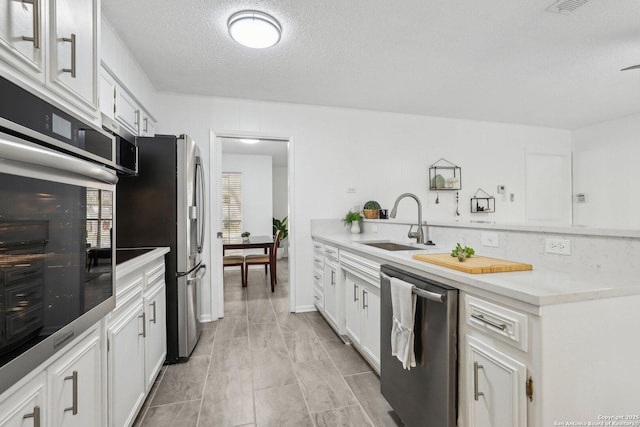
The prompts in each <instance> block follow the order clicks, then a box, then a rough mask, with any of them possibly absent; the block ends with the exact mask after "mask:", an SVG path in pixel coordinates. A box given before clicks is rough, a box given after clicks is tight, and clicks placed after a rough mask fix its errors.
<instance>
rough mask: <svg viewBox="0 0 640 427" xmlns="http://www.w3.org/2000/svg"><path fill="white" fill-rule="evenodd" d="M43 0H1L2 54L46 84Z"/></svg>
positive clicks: (0, 49)
mask: <svg viewBox="0 0 640 427" xmlns="http://www.w3.org/2000/svg"><path fill="white" fill-rule="evenodd" d="M43 3H45V2H43V1H42V0H29V1H16V0H0V53H1V56H2V57H3V58H5V60H7V61H9V62H10V63H11V64H12V65H13V66H15V67H16V68H17V69H19V70H20V71H21V72H22V73H24V74H27V75H29V76H31V77H32V78H34V79H36V80H38V81H40V82H41V83H44V80H45V78H44V76H45V74H44V46H43V41H44V34H45V27H44V21H45V20H44V19H43V17H44V16H46V15H45V11H44V10H43V7H45V6H46V5H45V4H43Z"/></svg>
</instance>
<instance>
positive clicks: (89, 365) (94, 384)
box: [47, 329, 104, 427]
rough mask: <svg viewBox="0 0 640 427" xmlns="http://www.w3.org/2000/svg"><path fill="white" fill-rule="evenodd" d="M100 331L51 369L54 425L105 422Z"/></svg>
mask: <svg viewBox="0 0 640 427" xmlns="http://www.w3.org/2000/svg"><path fill="white" fill-rule="evenodd" d="M101 360H102V357H101V352H100V332H99V329H96V330H94V332H92V333H91V334H90V335H89V336H87V337H86V338H85V339H83V340H82V341H81V342H80V343H78V344H76V345H75V346H74V347H73V348H72V349H71V350H69V351H68V352H66V353H65V354H64V355H63V356H61V357H60V359H58V360H57V361H56V362H54V363H53V364H52V365H51V366H50V367H49V368H48V369H47V374H48V378H49V381H50V383H49V414H50V419H51V423H50V424H49V425H51V426H56V427H58V426H65V427H71V426H77V427H86V426H101V425H102V420H103V418H104V417H103V416H102V410H101V408H102V399H103V396H102V388H101V384H102V369H101V366H102V363H101Z"/></svg>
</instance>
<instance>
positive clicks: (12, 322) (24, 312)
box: [5, 304, 44, 341]
mask: <svg viewBox="0 0 640 427" xmlns="http://www.w3.org/2000/svg"><path fill="white" fill-rule="evenodd" d="M42 310H43V309H42V304H35V305H33V306H31V307H16V308H14V312H13V313H11V314H10V315H7V317H6V319H5V324H6V339H7V341H11V340H12V339H14V338H18V337H24V336H25V335H27V334H28V333H30V332H33V331H35V330H36V329H38V328H40V327H41V326H42V325H43V324H44V320H43V311H42Z"/></svg>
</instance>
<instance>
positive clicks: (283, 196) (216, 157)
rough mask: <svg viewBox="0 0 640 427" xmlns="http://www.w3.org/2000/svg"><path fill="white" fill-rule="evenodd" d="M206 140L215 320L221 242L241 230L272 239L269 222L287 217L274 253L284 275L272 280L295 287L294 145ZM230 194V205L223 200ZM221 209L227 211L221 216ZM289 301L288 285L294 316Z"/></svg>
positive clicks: (229, 135) (220, 309) (235, 138)
mask: <svg viewBox="0 0 640 427" xmlns="http://www.w3.org/2000/svg"><path fill="white" fill-rule="evenodd" d="M210 141H211V145H210V147H211V151H210V156H211V158H210V160H211V162H210V163H211V187H212V188H211V191H210V194H211V202H210V205H211V212H212V214H211V224H213V226H212V230H211V234H212V248H211V265H212V266H213V269H212V275H211V285H212V292H211V297H212V301H211V307H212V314H213V318H214V319H216V318H222V317H224V315H225V303H224V295H225V294H224V269H223V266H222V258H223V247H222V246H223V241H224V239H225V238H227V239H228V238H232V237H236V238H237V236H235V234H239V233H241V232H245V231H246V232H250V233H251V235H252V236H260V235H272V229H273V223H274V220H278V221H280V222H282V221H283V220H284V218H287V229H288V234H289V237H288V238H287V239H285V240H284V242H283V244H282V245H281V246H282V249H281V251H280V252H281V255H282V256H283V257H285V256H286V261H288V262H282V264H283V265H284V266H285V268H286V269H287V271H282V272H280V271H279V270H278V276H280V275H281V273H282V275H283V276H284V275H286V276H288V278H289V283H290V284H293V283H295V281H294V277H295V268H294V266H295V263H294V258H295V249H294V244H293V240H294V239H293V238H292V237H293V236H294V235H295V231H294V224H295V222H294V212H293V209H292V207H293V205H294V204H293V194H294V191H293V183H294V179H293V177H294V170H293V161H292V160H293V148H294V145H293V140H292V138H290V137H282V136H273V135H260V134H249V133H240V132H238V133H236V132H219V133H216V132H213V131H212V132H211V134H210ZM234 192H235V193H234ZM230 195H232V199H233V200H231V199H229V196H230ZM225 197H226V200H225V199H224V198H225ZM230 203H231V205H233V206H230V205H229V204H230ZM223 206H226V208H227V210H226V212H224V213H223ZM278 264H279V265H280V264H281V263H280V262H279V263H278ZM237 274H238V275H240V273H239V271H238V272H237ZM250 274H251V273H250ZM286 276H285V277H286ZM250 284H251V283H248V285H250ZM294 302H295V287H294V286H293V285H292V286H290V290H289V310H290V311H295V303H294Z"/></svg>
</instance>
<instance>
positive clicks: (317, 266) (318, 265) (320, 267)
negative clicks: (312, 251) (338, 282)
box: [313, 255, 324, 271]
mask: <svg viewBox="0 0 640 427" xmlns="http://www.w3.org/2000/svg"><path fill="white" fill-rule="evenodd" d="M313 269H314V270H316V271H324V258H323V257H322V256H318V255H314V256H313Z"/></svg>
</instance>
